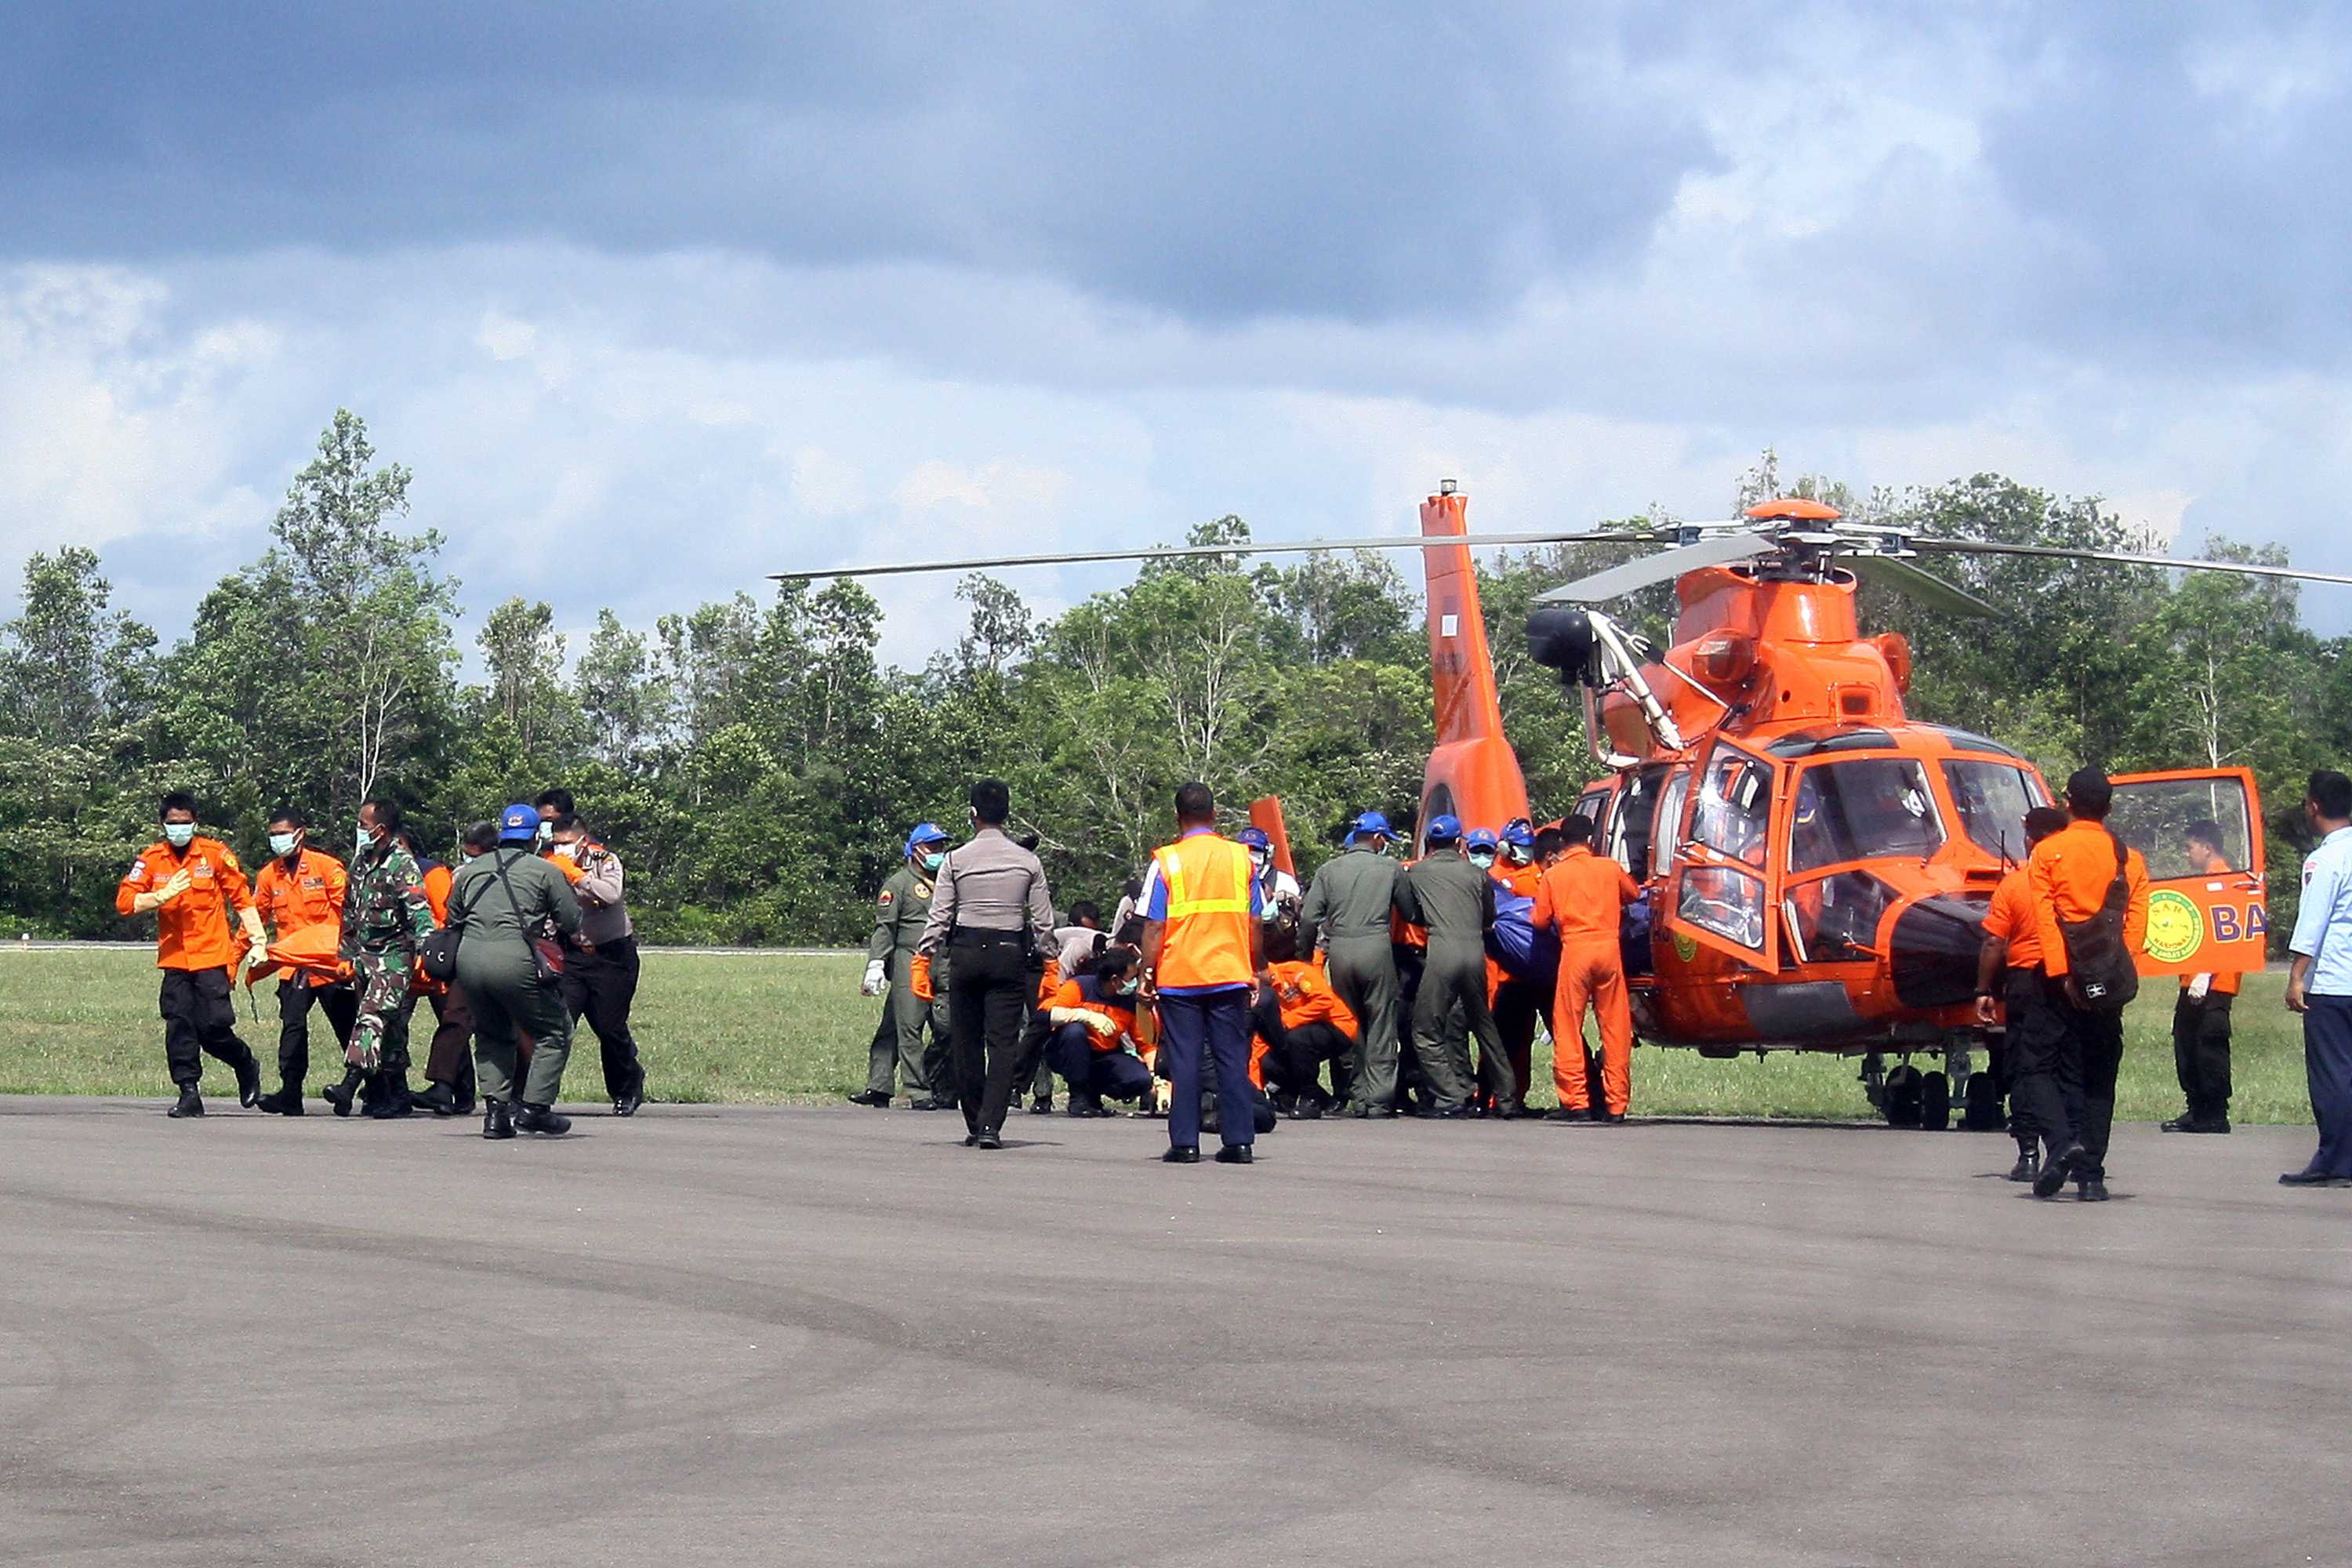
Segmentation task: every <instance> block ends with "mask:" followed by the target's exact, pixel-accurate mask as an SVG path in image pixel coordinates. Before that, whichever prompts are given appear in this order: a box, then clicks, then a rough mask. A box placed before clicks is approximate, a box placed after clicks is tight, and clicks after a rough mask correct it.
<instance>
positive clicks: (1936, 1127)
mask: <svg viewBox="0 0 2352 1568" xmlns="http://www.w3.org/2000/svg"><path fill="white" fill-rule="evenodd" d="M1951 1124H1952V1080H1951V1079H1948V1078H1946V1077H1945V1076H1944V1075H1943V1074H1942V1073H1940V1072H1931V1073H1927V1074H1925V1075H1924V1076H1922V1077H1921V1078H1920V1079H1919V1125H1920V1127H1921V1128H1922V1129H1923V1130H1924V1131H1929V1132H1941V1131H1944V1130H1945V1129H1946V1128H1948V1127H1949V1126H1951Z"/></svg>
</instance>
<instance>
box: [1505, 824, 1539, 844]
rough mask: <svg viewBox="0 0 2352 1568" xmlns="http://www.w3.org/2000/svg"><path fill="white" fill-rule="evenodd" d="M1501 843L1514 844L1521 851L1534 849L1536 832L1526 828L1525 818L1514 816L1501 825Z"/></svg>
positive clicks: (1528, 827)
mask: <svg viewBox="0 0 2352 1568" xmlns="http://www.w3.org/2000/svg"><path fill="white" fill-rule="evenodd" d="M1503 842H1504V843H1506V844H1516V845H1517V846H1518V847H1520V848H1522V849H1532V848H1534V847H1536V830H1535V829H1534V828H1532V827H1530V826H1528V819H1527V818H1526V817H1524V816H1515V817H1513V818H1511V820H1510V821H1508V822H1507V823H1505V824H1503Z"/></svg>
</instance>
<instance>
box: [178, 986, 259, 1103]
mask: <svg viewBox="0 0 2352 1568" xmlns="http://www.w3.org/2000/svg"><path fill="white" fill-rule="evenodd" d="M158 1007H159V1009H160V1010H161V1012H162V1013H163V1064H164V1066H165V1067H166V1068H168V1069H169V1070H170V1072H171V1074H172V1082H173V1084H175V1085H176V1086H178V1087H179V1088H181V1089H194V1087H195V1086H196V1085H197V1084H198V1083H199V1082H200V1081H202V1080H203V1079H204V1076H205V1061H204V1058H205V1057H211V1058H214V1059H215V1060H217V1061H223V1062H226V1063H227V1064H228V1066H229V1068H230V1070H232V1071H238V1072H258V1071H259V1070H260V1063H258V1062H257V1061H255V1060H254V1058H253V1048H252V1047H249V1046H247V1044H246V1043H245V1042H244V1041H243V1040H241V1039H239V1038H237V1034H236V1007H235V1006H234V1005H232V1004H231V1003H230V1001H229V987H228V971H227V970H226V969H167V970H165V971H163V995H162V997H161V999H160V1000H159V1002H158Z"/></svg>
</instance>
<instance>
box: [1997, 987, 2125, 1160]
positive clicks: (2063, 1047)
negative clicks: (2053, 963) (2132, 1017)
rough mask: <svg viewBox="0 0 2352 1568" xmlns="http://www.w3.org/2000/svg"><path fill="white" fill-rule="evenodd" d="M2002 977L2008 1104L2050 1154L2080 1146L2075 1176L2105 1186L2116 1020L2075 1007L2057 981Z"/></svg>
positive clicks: (2119, 1022)
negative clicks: (2005, 980) (2010, 1082)
mask: <svg viewBox="0 0 2352 1568" xmlns="http://www.w3.org/2000/svg"><path fill="white" fill-rule="evenodd" d="M2009 973H2010V980H2009V985H2008V989H2007V992H2006V994H2005V995H2006V1000H2007V1001H2008V1003H2009V1006H2010V1015H2009V1046H2010V1050H2011V1052H2012V1053H2013V1058H2012V1059H2013V1063H2014V1066H2013V1071H2014V1073H2015V1084H2014V1087H2013V1088H2012V1089H2011V1103H2012V1105H2014V1106H2015V1107H2016V1109H2017V1110H2019V1111H2021V1113H2022V1114H2023V1115H2024V1118H2025V1121H2026V1124H2027V1125H2028V1126H2030V1127H2031V1128H2032V1130H2033V1131H2034V1132H2036V1133H2037V1134H2039V1135H2040V1136H2041V1138H2042V1142H2043V1143H2045V1144H2046V1145H2048V1152H2049V1153H2051V1154H2057V1153H2061V1152H2064V1151H2065V1149H2066V1148H2067V1147H2068V1146H2069V1145H2070V1144H2074V1143H2080V1144H2081V1145H2082V1146H2083V1152H2084V1154H2086V1155H2088V1156H2089V1158H2088V1160H2087V1161H2086V1162H2085V1163H2084V1166H2083V1168H2082V1170H2081V1172H2080V1173H2079V1174H2081V1175H2082V1176H2084V1177H2085V1178H2092V1177H2096V1178H2099V1179H2102V1180H2104V1179H2105V1176H2106V1173H2107V1164H2106V1156H2107V1135H2108V1133H2109V1131H2111V1130H2112V1129H2113V1127H2114V1125H2115V1120H2116V1072H2117V1071H2118V1070H2119V1069H2120V1068H2122V1067H2123V1061H2124V1021H2123V1018H2122V1016H2120V1015H2117V1014H2113V1013H2093V1012H2090V1011H2087V1010H2085V1009H2084V1008H2081V1007H2077V1006H2075V1005H2074V1004H2073V1003H2072V1002H2069V1001H2068V1000H2067V999H2066V989H2065V985H2064V984H2063V982H2061V981H2055V980H2048V979H2044V978H2042V977H2041V976H2040V975H2038V974H2031V973H2028V972H2026V971H2023V970H2016V969H2012V970H2011V971H2010V972H2009ZM2021 977H2022V978H2021ZM2029 990H2030V991H2031V992H2032V996H2031V998H2030V999H2029V998H2028V997H2027V996H2026V995H2025V993H2027V992H2028V991H2029ZM2021 1004H2022V1006H2021ZM2021 1016H2022V1017H2023V1018H2024V1019H2025V1027H2024V1028H2023V1029H2021V1028H2020V1027H2019V1019H2020V1017H2021Z"/></svg>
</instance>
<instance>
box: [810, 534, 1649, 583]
mask: <svg viewBox="0 0 2352 1568" xmlns="http://www.w3.org/2000/svg"><path fill="white" fill-rule="evenodd" d="M1658 538H1659V536H1658V535H1657V534H1654V533H1621V532H1616V531H1609V530H1603V531H1599V532H1594V533H1464V534H1442V533H1441V534H1428V535H1423V534H1397V533H1384V534H1381V535H1380V536H1378V537H1377V538H1371V539H1296V540H1278V541H1263V542H1261V541H1255V540H1253V541H1247V542H1243V543H1240V544H1162V545H1154V546H1152V547H1151V548H1150V549H1148V550H1079V551H1073V552H1067V553H1064V554H1055V555H986V556H974V557H972V558H971V559H970V560H966V561H909V562H903V563H898V564H896V565H889V566H824V567H812V568H810V569H809V570H807V571H803V572H771V573H769V574H768V576H769V578H770V580H772V581H773V582H778V583H807V582H814V581H815V580H816V579H817V578H819V577H897V576H903V575H906V574H908V573H915V572H986V571H992V570H994V569H996V568H998V567H1004V566H1089V565H1093V564H1095V563H1099V562H1106V561H1182V560H1188V559H1196V558H1198V557H1202V556H1209V555H1296V554H1302V553H1307V552H1313V551H1318V550H1419V549H1422V548H1423V547H1425V546H1429V545H1436V544H1464V545H1467V546H1469V547H1470V548H1471V549H1473V550H1484V549H1487V548H1490V547H1496V546H1503V545H1525V544H1654V543H1655V542H1657V541H1658Z"/></svg>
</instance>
